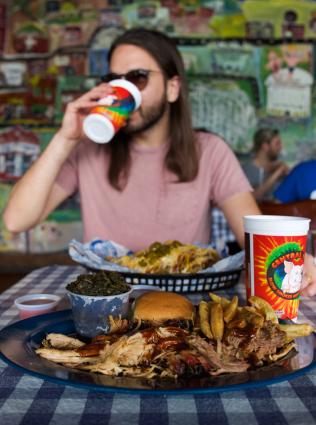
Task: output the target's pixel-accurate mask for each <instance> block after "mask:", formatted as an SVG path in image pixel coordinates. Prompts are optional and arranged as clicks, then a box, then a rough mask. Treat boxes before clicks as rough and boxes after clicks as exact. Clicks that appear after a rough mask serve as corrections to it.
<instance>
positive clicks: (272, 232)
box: [243, 215, 311, 236]
mask: <svg viewBox="0 0 316 425" xmlns="http://www.w3.org/2000/svg"><path fill="white" fill-rule="evenodd" d="M310 221H311V220H310V219H309V218H305V217H293V216H287V215H245V216H244V217H243V222H244V230H245V232H246V233H253V234H256V235H269V236H302V235H307V233H308V230H309V223H310Z"/></svg>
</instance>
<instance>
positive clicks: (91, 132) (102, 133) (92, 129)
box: [83, 114, 115, 143]
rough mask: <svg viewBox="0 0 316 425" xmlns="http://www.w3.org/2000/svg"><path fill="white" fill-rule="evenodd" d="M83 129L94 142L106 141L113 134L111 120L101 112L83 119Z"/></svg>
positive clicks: (111, 137) (110, 138)
mask: <svg viewBox="0 0 316 425" xmlns="http://www.w3.org/2000/svg"><path fill="white" fill-rule="evenodd" d="M83 131H84V133H85V134H86V135H87V136H88V137H89V139H91V140H93V141H94V142H96V143H108V142H109V141H110V140H112V139H113V137H114V134H115V129H114V126H113V124H112V123H111V121H110V120H109V119H108V118H107V117H104V116H102V115H101V114H90V115H88V116H87V117H86V118H85V119H84V121H83Z"/></svg>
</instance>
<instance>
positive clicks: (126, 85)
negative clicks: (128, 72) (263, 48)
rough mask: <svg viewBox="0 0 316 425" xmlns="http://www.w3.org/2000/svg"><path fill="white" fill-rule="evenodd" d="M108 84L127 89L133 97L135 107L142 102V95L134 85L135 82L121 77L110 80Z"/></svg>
mask: <svg viewBox="0 0 316 425" xmlns="http://www.w3.org/2000/svg"><path fill="white" fill-rule="evenodd" d="M109 84H110V86H113V87H122V88H124V89H126V90H127V91H129V92H130V93H131V95H132V96H133V98H134V101H135V108H134V110H135V109H138V108H139V107H140V104H141V103H142V95H141V94H140V91H139V90H138V88H137V87H136V86H135V84H133V83H131V82H130V81H127V80H123V79H122V78H121V79H117V80H112V81H110V82H109Z"/></svg>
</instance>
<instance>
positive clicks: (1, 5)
mask: <svg viewBox="0 0 316 425" xmlns="http://www.w3.org/2000/svg"><path fill="white" fill-rule="evenodd" d="M133 26H144V27H147V28H154V29H159V30H162V31H164V32H166V33H167V34H168V35H170V36H171V37H173V38H175V40H176V41H177V43H178V46H179V49H180V51H181V54H182V56H183V59H184V63H185V67H186V71H187V76H188V81H189V86H190V100H191V106H192V115H193V123H194V126H195V127H196V128H201V129H205V130H208V131H214V132H216V133H218V134H219V135H221V136H222V137H224V139H225V140H226V142H227V143H228V144H229V145H230V146H231V147H232V149H233V150H234V151H235V152H236V153H237V155H239V156H240V158H241V159H242V158H243V157H245V156H247V154H248V153H249V150H250V148H251V145H252V136H253V133H254V132H255V130H256V129H257V128H258V127H260V126H273V127H277V128H278V129H279V130H280V133H281V136H282V139H283V141H284V153H283V156H284V159H285V160H286V161H287V162H288V163H289V164H290V165H294V164H295V163H296V162H299V161H301V160H304V159H306V158H310V157H312V156H314V154H315V145H316V144H315V141H316V134H315V133H316V122H315V117H316V105H315V70H316V67H315V54H314V52H315V42H316V1H312V0H310V1H308V0H300V1H296V0H265V1H262V0H243V1H238V0H204V1H203V0H180V1H173V0H161V1H130V0H121V1H119V0H117V1H115V0H108V1H105V0H68V1H61V0H46V1H45V0H12V1H9V0H0V212H1V210H2V208H3V206H4V204H5V202H6V199H7V197H8V196H9V192H10V190H11V188H12V184H13V183H14V182H15V181H17V179H18V178H19V177H20V176H21V175H22V174H23V173H24V172H25V171H26V169H27V168H28V167H29V166H30V165H31V163H32V162H33V161H34V160H35V159H36V158H37V156H38V155H39V154H40V152H41V151H42V150H43V149H44V147H45V146H46V145H47V143H48V142H49V140H50V138H51V137H52V135H53V134H54V132H55V131H56V128H57V127H58V125H59V124H60V122H61V120H62V117H63V113H64V110H65V107H66V105H67V103H68V102H69V101H71V100H72V99H74V98H75V97H77V96H79V95H80V94H81V93H83V92H85V91H86V90H88V89H89V88H91V87H93V86H94V85H95V84H96V83H97V82H98V80H99V77H100V76H101V75H102V74H103V73H106V72H107V69H108V64H107V52H108V49H109V46H110V45H111V42H112V40H113V39H114V38H115V37H116V36H117V35H118V34H120V33H122V32H123V31H124V30H125V29H127V28H131V27H133ZM79 202H80V200H79V199H78V198H77V197H76V196H74V197H73V198H72V199H70V200H69V201H67V202H66V203H65V204H64V205H62V206H61V207H60V208H58V209H57V210H56V211H55V212H54V213H53V214H51V216H50V217H49V218H48V220H47V221H46V222H45V223H43V224H42V225H41V226H38V227H37V228H36V229H34V230H32V231H31V232H26V233H25V234H21V235H14V236H13V235H10V234H9V233H8V232H6V230H5V229H4V227H3V225H2V223H1V216H0V250H20V251H31V252H43V251H51V250H59V249H65V248H66V247H67V244H68V240H69V239H70V238H71V237H76V238H78V239H80V237H81V222H80V214H79V208H78V206H79Z"/></svg>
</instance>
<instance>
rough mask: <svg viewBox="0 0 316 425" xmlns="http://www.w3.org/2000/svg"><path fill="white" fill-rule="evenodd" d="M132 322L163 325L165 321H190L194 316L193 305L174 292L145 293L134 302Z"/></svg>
mask: <svg viewBox="0 0 316 425" xmlns="http://www.w3.org/2000/svg"><path fill="white" fill-rule="evenodd" d="M133 316H134V320H136V321H143V322H150V323H164V322H167V321H176V320H179V321H191V322H193V320H194V316H195V309H194V305H193V304H192V303H191V301H189V300H188V299H187V298H185V297H184V296H182V295H179V294H175V293H174V292H154V291H150V292H145V293H144V294H143V295H141V296H140V297H139V298H137V299H136V301H135V307H134V313H133Z"/></svg>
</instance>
